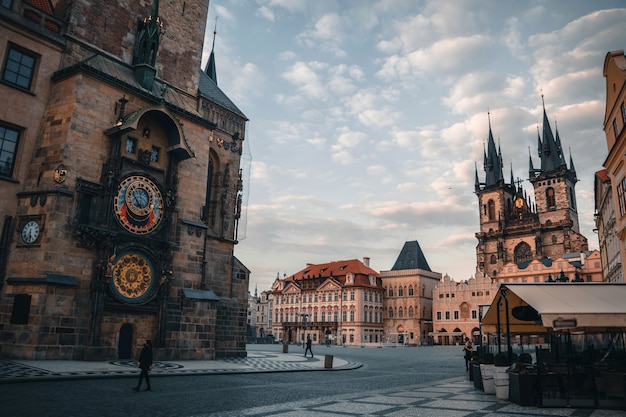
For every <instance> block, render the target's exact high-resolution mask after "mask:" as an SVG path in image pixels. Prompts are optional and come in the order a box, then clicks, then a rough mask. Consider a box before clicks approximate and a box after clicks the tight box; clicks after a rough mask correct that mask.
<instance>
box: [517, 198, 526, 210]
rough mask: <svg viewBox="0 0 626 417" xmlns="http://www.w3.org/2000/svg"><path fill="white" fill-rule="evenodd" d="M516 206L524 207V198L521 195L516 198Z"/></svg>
mask: <svg viewBox="0 0 626 417" xmlns="http://www.w3.org/2000/svg"><path fill="white" fill-rule="evenodd" d="M515 207H517V208H522V207H524V199H523V198H521V197H520V198H518V199H517V200H515Z"/></svg>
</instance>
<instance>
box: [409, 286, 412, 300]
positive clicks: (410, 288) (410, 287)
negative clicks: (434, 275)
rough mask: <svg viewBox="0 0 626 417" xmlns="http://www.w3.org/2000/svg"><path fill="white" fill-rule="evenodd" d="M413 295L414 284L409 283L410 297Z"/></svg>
mask: <svg viewBox="0 0 626 417" xmlns="http://www.w3.org/2000/svg"><path fill="white" fill-rule="evenodd" d="M412 295H413V286H412V285H409V297H410V296H412Z"/></svg>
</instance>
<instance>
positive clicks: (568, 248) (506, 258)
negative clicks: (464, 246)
mask: <svg viewBox="0 0 626 417" xmlns="http://www.w3.org/2000/svg"><path fill="white" fill-rule="evenodd" d="M538 154H539V158H540V159H541V168H539V169H535V168H534V164H533V161H532V157H530V156H529V181H530V183H531V184H532V185H533V187H534V189H533V194H532V196H530V195H528V194H527V193H526V191H525V190H524V189H523V187H522V186H521V182H522V181H521V180H517V181H516V180H515V179H514V178H513V171H512V169H511V178H510V180H509V182H508V183H507V182H506V181H505V179H504V175H503V169H502V168H503V167H502V152H501V150H500V147H499V146H498V148H497V150H496V145H495V142H494V140H493V134H492V131H491V121H490V122H489V135H488V140H487V149H486V151H485V153H484V157H483V159H484V171H485V181H484V182H480V181H479V178H478V169H476V173H475V193H476V195H477V196H478V205H479V211H480V212H479V219H480V231H479V232H478V233H476V238H477V239H478V245H477V246H476V261H477V270H478V271H480V272H483V273H484V274H486V275H488V276H490V277H492V278H497V276H498V274H499V273H500V271H501V269H502V267H503V266H504V265H505V264H507V263H509V262H515V263H516V264H518V265H521V264H523V263H525V262H530V261H531V260H533V259H541V258H544V257H550V258H553V259H555V258H558V257H560V256H562V255H563V254H565V253H570V252H579V251H586V250H588V245H587V239H586V238H585V237H584V236H583V235H581V234H580V231H579V224H578V212H577V210H576V207H577V206H576V194H575V190H574V187H575V185H576V182H577V178H576V170H575V168H574V163H573V160H572V158H571V156H570V166H569V167H568V166H567V164H566V162H565V158H564V156H563V149H562V145H561V140H560V137H559V134H558V131H557V132H556V137H555V136H554V135H553V133H552V129H551V127H550V123H549V121H548V118H547V115H546V111H545V107H544V109H543V138H542V137H541V136H539V137H538Z"/></svg>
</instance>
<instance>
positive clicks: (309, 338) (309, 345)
mask: <svg viewBox="0 0 626 417" xmlns="http://www.w3.org/2000/svg"><path fill="white" fill-rule="evenodd" d="M311 344H312V342H311V336H307V337H306V350H305V351H304V357H305V358H306V353H307V352H311V357H313V351H312V350H311Z"/></svg>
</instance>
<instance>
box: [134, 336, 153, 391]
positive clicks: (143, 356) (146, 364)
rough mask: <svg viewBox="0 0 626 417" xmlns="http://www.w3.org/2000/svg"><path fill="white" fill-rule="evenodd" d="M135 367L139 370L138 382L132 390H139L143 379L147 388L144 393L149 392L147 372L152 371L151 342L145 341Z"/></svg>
mask: <svg viewBox="0 0 626 417" xmlns="http://www.w3.org/2000/svg"><path fill="white" fill-rule="evenodd" d="M137 366H138V367H139V369H141V373H140V374H139V382H138V383H137V386H136V387H133V390H134V391H139V388H141V381H143V378H144V377H145V378H146V385H147V386H148V387H147V388H146V389H145V391H150V377H148V372H150V371H151V370H152V342H151V341H150V340H146V342H145V343H144V344H143V348H142V349H141V353H140V354H139V361H138V363H137Z"/></svg>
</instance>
